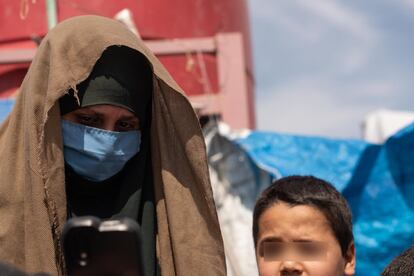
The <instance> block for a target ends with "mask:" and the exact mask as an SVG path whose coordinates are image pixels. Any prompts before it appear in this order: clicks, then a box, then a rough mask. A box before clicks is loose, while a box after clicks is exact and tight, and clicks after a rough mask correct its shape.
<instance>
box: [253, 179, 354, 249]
mask: <svg viewBox="0 0 414 276" xmlns="http://www.w3.org/2000/svg"><path fill="white" fill-rule="evenodd" d="M279 202H283V203H287V204H289V205H291V206H292V207H293V206H297V205H309V206H312V207H314V208H316V209H318V210H319V211H320V212H322V213H323V214H324V215H325V217H326V219H327V220H328V222H329V224H330V226H331V229H332V231H333V234H334V236H335V238H336V239H337V240H338V242H339V245H340V247H341V251H342V256H344V257H345V256H346V253H347V251H348V247H349V245H350V244H351V242H352V241H353V240H354V236H353V234H352V214H351V210H350V208H349V206H348V203H347V201H346V200H345V198H344V197H343V196H342V195H341V194H340V193H339V192H338V191H337V190H336V189H335V188H334V187H333V186H332V184H330V183H328V182H326V181H324V180H322V179H319V178H316V177H313V176H288V177H284V178H281V179H279V180H276V181H275V182H273V183H272V185H270V187H268V188H267V189H266V190H264V191H263V193H262V194H261V196H260V197H259V199H258V200H257V202H256V205H255V207H254V212H253V239H254V245H255V247H256V246H257V235H258V231H259V229H258V228H259V225H258V223H259V219H260V216H261V215H262V214H263V213H264V212H265V211H266V210H267V209H269V208H270V207H272V206H273V205H274V204H276V203H279Z"/></svg>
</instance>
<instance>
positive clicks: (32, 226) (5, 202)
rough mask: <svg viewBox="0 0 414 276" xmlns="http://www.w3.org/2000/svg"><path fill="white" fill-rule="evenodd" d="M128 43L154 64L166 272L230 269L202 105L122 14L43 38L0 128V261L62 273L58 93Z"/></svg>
mask: <svg viewBox="0 0 414 276" xmlns="http://www.w3.org/2000/svg"><path fill="white" fill-rule="evenodd" d="M112 45H124V46H127V47H130V48H132V49H136V50H137V51H139V52H141V53H142V54H143V55H145V56H146V57H147V58H148V60H149V61H150V62H151V64H152V66H153V68H154V76H153V82H154V93H153V107H152V125H151V145H152V148H151V154H152V162H153V174H154V190H155V197H156V198H155V199H156V214H157V226H158V233H157V255H158V260H159V263H160V266H161V273H162V275H180V276H190V275H191V276H192V275H209V276H214V275H221V276H222V275H225V274H226V271H225V261H224V250H223V243H222V238H221V233H220V228H219V224H218V219H217V214H216V210H215V206H214V200H213V196H212V190H211V186H210V182H209V176H208V167H207V161H206V153H205V145H204V140H203V136H202V133H201V130H200V126H199V124H198V120H197V118H196V115H195V113H194V111H193V109H192V107H191V105H190V104H189V102H188V100H187V99H186V98H185V97H184V96H183V94H182V93H183V92H182V91H181V89H180V87H179V86H178V85H177V84H176V83H175V82H174V80H173V79H172V78H171V76H170V75H169V74H168V72H167V71H166V70H165V69H164V67H163V66H162V65H161V63H160V62H159V61H158V60H157V59H156V58H155V56H154V55H153V54H152V53H151V52H150V51H149V50H148V49H147V48H146V47H145V45H144V43H143V42H142V41H140V40H139V39H138V38H137V37H136V36H135V35H134V34H133V33H131V32H130V31H129V30H128V29H127V28H126V27H124V26H123V25H122V24H120V23H118V22H116V21H113V20H111V19H106V18H103V17H97V16H81V17H76V18H72V19H69V20H67V21H64V22H62V23H61V24H59V25H58V26H56V27H55V28H54V29H53V30H51V31H50V33H49V34H48V35H47V36H46V37H45V38H44V39H43V41H42V43H41V45H40V47H39V49H38V51H37V54H36V56H35V58H34V60H33V62H32V64H31V66H30V68H29V71H28V73H27V75H26V77H25V79H24V81H23V83H22V85H21V87H20V93H19V95H18V97H17V99H16V104H15V107H14V109H13V111H12V112H11V114H10V115H9V117H8V118H7V119H6V121H5V122H4V124H3V125H2V126H1V128H0V157H1V161H0V261H5V262H9V263H11V264H14V265H16V266H18V267H20V268H22V269H25V270H26V271H29V272H36V271H44V272H49V273H52V274H53V275H57V274H60V275H61V274H63V273H64V264H63V256H62V248H61V246H60V240H59V237H60V234H61V231H62V228H63V226H64V224H65V221H66V194H65V185H64V179H65V176H64V161H63V149H62V137H61V129H60V117H61V116H60V110H59V101H58V99H59V98H60V97H62V96H63V95H64V94H65V93H66V92H67V91H68V90H69V89H70V88H73V89H75V88H76V85H77V84H78V83H80V82H81V81H82V80H84V79H86V78H87V77H88V75H89V74H90V72H91V70H92V67H93V65H94V64H95V63H96V61H97V60H98V59H99V58H100V56H101V55H102V53H103V51H104V50H105V49H106V48H108V47H109V46H112Z"/></svg>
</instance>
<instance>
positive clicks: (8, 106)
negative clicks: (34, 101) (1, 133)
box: [0, 100, 14, 123]
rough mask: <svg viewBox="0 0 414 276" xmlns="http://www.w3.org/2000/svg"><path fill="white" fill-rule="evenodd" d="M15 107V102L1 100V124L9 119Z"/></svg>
mask: <svg viewBox="0 0 414 276" xmlns="http://www.w3.org/2000/svg"><path fill="white" fill-rule="evenodd" d="M13 105H14V100H0V123H1V122H3V120H4V119H5V118H6V117H7V115H8V114H9V113H10V111H11V110H12V108H13Z"/></svg>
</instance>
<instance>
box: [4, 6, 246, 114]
mask: <svg viewBox="0 0 414 276" xmlns="http://www.w3.org/2000/svg"><path fill="white" fill-rule="evenodd" d="M25 1H26V3H28V6H29V10H28V14H27V18H26V19H25V20H22V19H20V15H19V14H20V5H21V3H24V2H25ZM32 1H33V0H19V1H10V0H0V50H1V49H2V48H3V49H4V48H8V49H10V48H27V47H29V48H30V47H35V46H34V45H35V44H34V43H33V42H31V41H32V40H33V38H36V37H43V36H44V35H45V34H46V32H47V15H46V6H45V0H36V1H35V3H32ZM246 1H247V0H117V1H115V0H113V1H108V0H88V1H84V0H59V1H56V3H57V10H58V11H57V12H58V19H59V21H62V20H64V19H67V18H70V17H73V16H77V15H84V14H96V15H102V16H106V17H113V16H114V15H115V14H116V13H117V12H119V11H120V10H122V9H124V8H128V9H130V10H131V11H132V13H133V17H134V21H135V24H136V26H137V28H138V31H139V32H140V34H141V36H142V37H143V39H144V40H151V39H162V38H169V39H175V38H194V37H208V36H214V35H216V34H217V33H220V32H241V33H242V34H243V40H244V48H245V58H246V67H247V68H246V74H247V77H248V87H249V99H250V102H251V105H250V107H249V109H250V112H249V113H251V116H252V118H253V119H252V121H254V115H253V114H254V108H253V106H254V102H253V99H254V97H253V89H252V87H253V86H252V79H251V77H250V76H252V75H253V74H252V60H251V48H250V31H249V21H248V14H247V3H246ZM160 60H161V62H162V63H163V64H164V65H165V66H166V67H167V69H168V70H169V71H170V73H171V74H172V76H173V77H174V78H175V80H176V81H177V82H178V84H179V85H180V86H181V87H182V88H183V89H184V91H186V93H187V94H189V95H198V94H203V93H207V92H212V93H218V92H219V87H218V78H217V58H216V57H215V56H214V55H203V56H202V63H204V64H200V63H199V61H200V59H199V58H197V55H195V54H193V55H184V56H183V55H181V56H162V57H160ZM191 65H192V66H191ZM202 66H205V67H206V69H207V74H208V80H209V82H210V83H209V86H210V87H211V90H212V91H206V85H205V83H204V84H203V81H204V82H205V81H206V80H205V78H204V79H203V78H202V77H201V76H202V74H201V72H200V70H201V68H202ZM21 68H22V65H17V66H14V67H13V66H10V65H7V66H5V65H0V83H3V82H4V81H5V80H6V79H7V84H2V85H0V97H7V96H9V95H10V94H11V93H12V91H13V90H15V89H17V88H18V87H19V85H20V83H21V80H22V77H23V75H24V74H22V69H21ZM23 71H24V69H23ZM11 76H12V77H11Z"/></svg>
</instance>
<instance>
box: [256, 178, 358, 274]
mask: <svg viewBox="0 0 414 276" xmlns="http://www.w3.org/2000/svg"><path fill="white" fill-rule="evenodd" d="M253 238H254V243H255V248H256V260H257V265H258V269H259V274H260V276H268V275H269V276H270V275H272V276H273V275H281V276H283V275H306V276H342V275H347V276H348V275H354V274H355V247H354V241H353V234H352V215H351V211H350V209H349V206H348V204H347V202H346V200H345V199H344V198H343V197H342V196H341V194H340V193H339V192H338V191H337V190H336V189H335V188H334V187H333V186H332V185H331V184H329V183H327V182H325V181H323V180H321V179H318V178H315V177H312V176H290V177H285V178H282V179H279V180H277V181H275V182H274V183H273V184H272V185H271V186H270V187H268V188H267V189H266V190H265V191H264V192H263V193H262V195H261V196H260V198H259V199H258V201H257V202H256V206H255V208H254V213H253Z"/></svg>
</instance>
